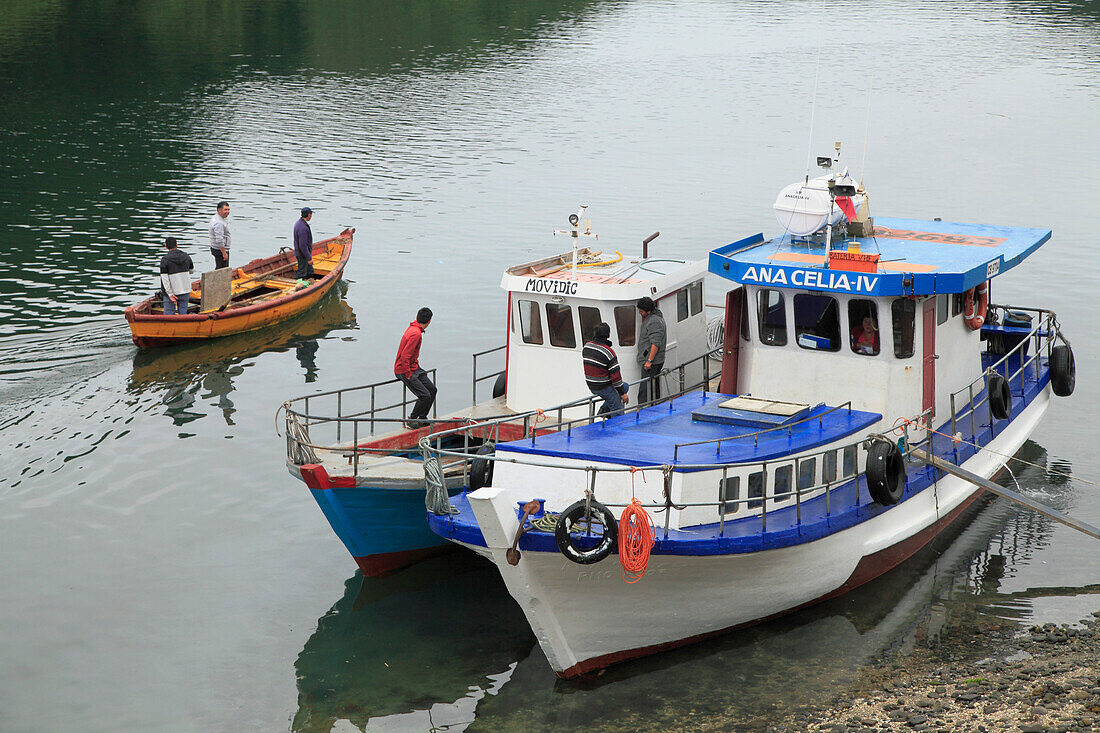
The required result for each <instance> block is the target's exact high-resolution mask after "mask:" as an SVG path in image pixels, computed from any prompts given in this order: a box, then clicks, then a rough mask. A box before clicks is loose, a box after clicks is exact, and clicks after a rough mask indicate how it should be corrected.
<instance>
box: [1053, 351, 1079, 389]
mask: <svg viewBox="0 0 1100 733" xmlns="http://www.w3.org/2000/svg"><path fill="white" fill-rule="evenodd" d="M1076 384H1077V365H1076V364H1075V363H1074V360H1073V349H1071V348H1070V347H1069V344H1059V345H1057V346H1055V347H1054V348H1053V349H1051V350H1050V388H1051V389H1052V390H1053V391H1054V394H1056V395H1058V396H1059V397H1069V396H1070V395H1071V394H1073V388H1074V386H1076Z"/></svg>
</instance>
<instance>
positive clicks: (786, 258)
mask: <svg viewBox="0 0 1100 733" xmlns="http://www.w3.org/2000/svg"><path fill="white" fill-rule="evenodd" d="M821 160H824V161H825V162H827V163H828V164H829V166H827V167H831V165H832V163H834V162H836V161H833V160H830V159H819V162H820V161H821ZM823 178H824V180H822V179H813V180H808V181H807V182H806V183H805V184H795V185H794V186H793V187H788V188H787V189H784V192H783V193H782V194H781V195H780V198H779V200H777V202H776V211H777V215H778V218H779V220H780V224H781V225H783V226H784V227H785V229H786V231H785V232H784V233H783V234H782V235H780V236H778V237H775V238H772V239H765V238H764V236H763V235H755V236H753V237H748V238H745V239H742V240H739V241H736V242H733V243H732V244H729V245H726V246H723V247H719V248H717V249H715V250H713V251H712V252H711V254H710V259H709V270H710V272H711V273H712V274H713V275H716V276H718V277H720V278H724V279H726V280H728V281H732V283H733V284H735V285H736V286H735V287H733V288H732V289H730V290H729V292H728V293H727V297H726V309H725V331H724V344H723V348H722V352H723V361H722V372H721V374H722V376H721V383H720V385H719V386H718V389H717V391H714V390H713V388H711V389H708V388H705V387H704V388H703V389H701V390H700V391H698V392H694V393H686V394H682V395H680V396H677V397H675V398H674V399H671V400H668V401H666V402H664V403H661V404H656V405H648V406H641V407H638V408H634V409H632V410H629V411H628V412H627V413H625V414H622V415H619V416H616V417H610V418H602V417H582V418H578V419H574V420H567V421H564V422H563V423H561V424H560V425H558V426H557V427H558V430H556V431H555V432H553V433H549V434H545V435H532V436H525V437H523V438H521V439H518V440H511V441H503V442H498V443H497V444H496V445H495V450H494V452H493V454H492V455H482V456H479V459H480V460H482V461H490V462H491V463H492V464H493V473H492V480H491V484H490V485H486V486H481V487H480V488H477V489H476V490H472V491H463V492H462V493H460V494H457V495H455V496H452V497H450V498H449V499H448V497H447V495H446V494H445V492H443V491H442V490H441V486H442V484H441V481H440V472H439V470H438V466H439V464H438V461H453V460H458V459H461V458H462V456H461V453H460V452H456V451H454V450H451V449H448V447H447V444H448V442H450V443H452V444H453V442H454V441H455V440H458V439H460V438H461V436H462V435H463V433H464V431H465V430H466V428H463V427H458V428H455V429H452V430H445V431H439V432H436V433H433V434H431V435H429V436H426V437H425V438H423V439H422V440H421V442H420V445H421V448H422V449H423V450H424V451H425V454H426V455H427V456H428V458H427V459H426V461H425V466H424V468H425V475H426V477H427V479H428V484H429V494H430V503H431V505H432V506H434V507H435V511H433V512H431V513H430V514H429V517H428V520H429V524H430V526H431V529H432V530H433V531H434V532H435V533H436V534H438V535H439V536H440V537H444V538H446V539H448V540H450V541H452V542H455V543H457V544H459V545H462V546H464V547H468V548H470V549H472V550H474V551H476V552H479V553H480V554H482V555H484V556H485V557H487V558H489V559H490V560H491V561H492V562H493V563H494V564H495V565H496V566H497V568H498V569H499V571H500V573H501V576H502V577H503V579H504V581H505V583H506V585H507V587H508V590H509V592H510V593H511V594H512V596H513V597H514V598H515V599H516V600H517V602H518V603H519V605H520V608H521V609H522V610H523V611H524V613H525V614H526V616H527V619H528V621H529V623H530V624H531V627H532V629H533V630H534V631H535V634H536V636H537V638H538V640H539V643H540V644H541V645H542V647H543V650H544V651H545V653H546V656H547V659H548V660H549V661H550V664H551V665H552V666H553V668H554V670H555V671H556V672H557V674H558V675H560V676H562V677H573V676H578V675H583V674H586V673H589V672H591V671H593V670H596V669H599V668H602V667H605V666H607V665H609V664H612V663H615V662H620V661H623V660H627V659H631V658H635V657H639V656H642V655H646V654H651V653H654V652H658V651H661V650H664V649H668V648H671V647H675V646H679V645H683V644H687V643H691V642H694V641H698V640H701V639H704V638H707V637H710V636H713V635H716V634H720V633H723V632H726V631H728V630H731V629H735V628H738V627H741V626H745V625H748V624H753V623H757V622H760V621H762V620H765V619H769V618H772V617H775V616H778V615H781V614H784V613H788V612H790V611H793V610H795V609H797V608H801V607H803V606H806V605H809V604H812V603H816V602H819V601H821V600H824V599H826V598H830V597H834V596H836V595H839V594H842V593H844V592H846V591H848V590H850V589H852V588H854V587H856V586H858V585H861V584H862V583H865V582H867V581H868V580H871V579H872V578H875V577H877V576H879V575H881V574H882V573H884V572H886V571H888V570H889V569H891V568H893V567H895V566H896V565H898V564H899V563H901V562H902V561H904V560H905V559H906V558H908V557H909V556H910V555H912V554H913V553H914V552H916V551H917V550H918V549H920V548H921V547H922V546H924V545H925V544H926V543H927V542H928V541H929V540H931V539H932V538H933V537H934V536H935V535H936V534H937V533H939V532H940V531H941V530H943V529H944V528H945V527H947V526H948V525H949V524H950V523H951V522H952V521H953V520H955V519H956V518H958V517H959V516H960V515H961V514H962V513H963V512H964V510H965V509H966V508H967V507H968V506H969V505H970V504H971V503H972V502H974V501H975V500H976V499H977V498H978V497H979V496H980V495H981V494H982V492H983V488H982V486H983V483H982V482H983V481H985V480H986V479H989V478H990V477H993V476H994V475H996V474H997V473H998V472H999V471H1000V470H1001V469H1002V468H1003V467H1004V466H1005V464H1006V461H1007V460H1009V458H1011V457H1012V456H1013V455H1014V454H1015V453H1016V452H1017V451H1018V450H1019V449H1020V447H1021V446H1022V445H1023V444H1024V441H1025V440H1026V439H1027V437H1028V436H1029V435H1030V434H1031V432H1032V431H1033V430H1034V428H1035V427H1036V425H1037V424H1038V422H1039V421H1040V419H1041V417H1042V415H1043V414H1044V413H1045V411H1046V409H1047V407H1048V405H1049V403H1050V399H1051V394H1052V392H1053V393H1054V394H1056V395H1062V396H1066V395H1069V394H1070V393H1072V391H1073V387H1074V381H1075V370H1074V362H1073V354H1072V351H1071V349H1070V346H1069V342H1068V340H1067V339H1066V337H1065V334H1064V333H1063V332H1062V329H1061V327H1060V325H1059V323H1058V320H1057V318H1056V316H1055V314H1054V313H1052V312H1050V311H1049V310H1044V309H1041V308H1020V307H1010V306H1004V305H995V304H992V303H991V302H990V286H991V281H992V280H993V279H994V278H995V277H996V276H997V275H999V274H1003V273H1004V272H1006V271H1008V270H1009V269H1011V268H1013V267H1015V266H1016V265H1018V264H1019V263H1020V262H1022V261H1023V260H1024V259H1025V258H1026V257H1027V256H1029V255H1031V254H1033V253H1034V252H1035V251H1037V250H1038V248H1039V247H1040V246H1041V245H1042V244H1043V243H1045V242H1046V241H1048V240H1049V238H1050V235H1051V232H1050V231H1049V230H1045V229H1033V228H1020V227H1000V226H996V227H994V226H980V225H973V224H960V223H950V222H943V221H939V220H932V221H917V220H910V219H880V220H878V221H875V220H873V219H871V218H870V216H869V212H868V210H867V196H866V192H865V191H863V189H862V187H861V186H856V185H855V184H854V183H853V182H852V181H851V179H850V178H848V177H847V176H846V174H843V173H842V174H840V175H836V174H831V173H828V172H827V174H826V176H824V177H823ZM803 187H805V188H809V189H814V188H816V190H817V192H816V193H815V192H814V191H810V192H809V194H804V191H803ZM821 190H824V191H826V192H827V196H826V198H825V199H824V201H825V202H826V204H827V205H822V198H821V195H820V191H821ZM810 194H812V195H810ZM841 199H844V200H843V201H841ZM799 207H802V209H800V208H799ZM815 207H816V208H815ZM834 207H836V208H838V209H839V210H841V211H842V212H843V216H839V217H838V216H836V215H835V213H836V212H835V211H833V208H834ZM792 221H794V222H795V224H793V225H791V226H788V224H790V223H791V222H792ZM814 222H818V223H817V225H816V227H817V228H814V225H813V224H814ZM478 429H479V430H482V431H485V430H488V429H491V422H490V423H482V424H480V425H478ZM948 464H952V465H950V466H948ZM944 467H946V468H948V469H950V470H944ZM968 477H969V478H968ZM985 485H986V486H988V482H985ZM612 510H614V512H613V511H612ZM642 510H644V511H642ZM620 511H621V512H622V514H621V516H619V515H618V512H620ZM617 516H618V518H617ZM616 553H617V554H618V562H616V561H615V559H611V560H608V558H609V557H610V558H613V556H614V555H615V554H616ZM601 561H602V562H603V564H600V563H601ZM624 580H625V581H627V582H625V583H624V582H623V581H624Z"/></svg>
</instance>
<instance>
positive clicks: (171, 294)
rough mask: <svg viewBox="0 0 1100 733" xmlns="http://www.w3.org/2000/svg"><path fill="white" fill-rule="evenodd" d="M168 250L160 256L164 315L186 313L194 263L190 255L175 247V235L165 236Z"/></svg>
mask: <svg viewBox="0 0 1100 733" xmlns="http://www.w3.org/2000/svg"><path fill="white" fill-rule="evenodd" d="M164 247H165V248H166V249H167V250H168V252H167V253H166V254H165V255H164V256H163V257H161V258H160V286H161V290H162V291H163V292H164V315H166V316H175V315H179V316H183V315H187V304H188V303H189V302H190V301H191V272H192V271H194V269H195V265H194V264H193V263H192V262H191V256H190V255H188V254H187V253H186V252H181V251H180V250H178V249H177V248H176V238H175V237H165V239H164Z"/></svg>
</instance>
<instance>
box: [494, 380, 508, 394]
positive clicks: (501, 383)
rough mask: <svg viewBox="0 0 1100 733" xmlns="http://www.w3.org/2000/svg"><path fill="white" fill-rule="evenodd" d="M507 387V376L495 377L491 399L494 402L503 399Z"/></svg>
mask: <svg viewBox="0 0 1100 733" xmlns="http://www.w3.org/2000/svg"><path fill="white" fill-rule="evenodd" d="M507 387H508V379H507V375H505V374H501V375H500V376H499V377H497V381H495V382H493V399H494V400H495V399H496V398H497V397H503V396H504V392H505V391H506V390H507Z"/></svg>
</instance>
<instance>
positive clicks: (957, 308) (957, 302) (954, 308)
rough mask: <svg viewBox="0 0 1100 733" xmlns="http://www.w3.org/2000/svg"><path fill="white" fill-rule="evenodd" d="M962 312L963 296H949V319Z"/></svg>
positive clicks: (956, 294)
mask: <svg viewBox="0 0 1100 733" xmlns="http://www.w3.org/2000/svg"><path fill="white" fill-rule="evenodd" d="M962 312H963V294H962V293H955V294H954V295H952V296H951V317H952V318H954V317H955V316H957V315H959V314H960V313H962Z"/></svg>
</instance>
